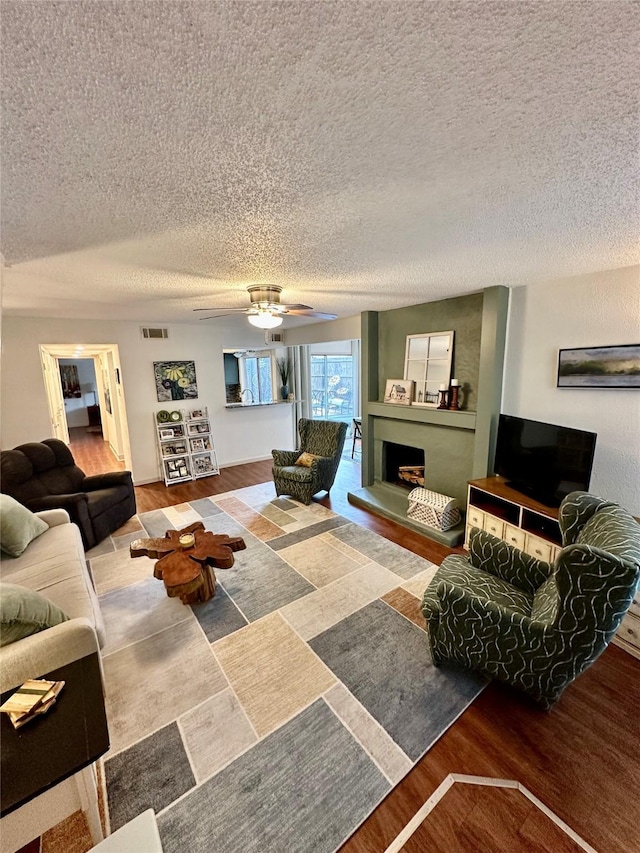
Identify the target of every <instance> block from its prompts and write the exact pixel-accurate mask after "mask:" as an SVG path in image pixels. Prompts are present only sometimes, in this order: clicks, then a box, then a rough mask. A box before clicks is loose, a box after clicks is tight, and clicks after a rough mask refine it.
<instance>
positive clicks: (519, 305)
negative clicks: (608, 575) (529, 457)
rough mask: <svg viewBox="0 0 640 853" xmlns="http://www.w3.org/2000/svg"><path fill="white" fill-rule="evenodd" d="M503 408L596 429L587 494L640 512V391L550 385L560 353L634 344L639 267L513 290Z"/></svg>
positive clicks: (638, 329) (639, 315) (639, 338)
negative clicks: (578, 349) (585, 348)
mask: <svg viewBox="0 0 640 853" xmlns="http://www.w3.org/2000/svg"><path fill="white" fill-rule="evenodd" d="M510 312H511V313H510V319H509V331H508V338H507V351H506V358H505V377H504V389H503V403H502V411H503V412H504V413H505V414H510V415H517V416H520V417H525V418H531V419H533V420H540V421H547V422H549V423H555V424H561V425H562V426H569V427H575V428H577V429H585V430H590V431H592V432H596V433H597V434H598V438H597V442H596V454H595V460H594V467H593V474H592V477H591V485H590V489H589V490H590V491H591V492H593V493H594V494H597V495H601V496H602V497H604V498H607V499H609V500H614V501H617V502H619V503H621V504H622V505H623V506H625V507H626V508H627V509H628V510H629V511H630V512H632V513H633V515H636V516H640V390H634V389H617V388H612V389H602V390H601V389H582V388H556V374H557V368H558V350H559V349H567V348H571V347H584V346H606V345H613V344H637V343H640V267H638V266H633V267H625V268H622V269H617V270H605V271H603V272H598V273H593V274H590V275H583V276H577V277H575V278H567V279H559V280H555V281H547V282H543V283H539V284H535V285H529V286H527V287H520V288H515V289H514V290H513V291H512V293H511V309H510Z"/></svg>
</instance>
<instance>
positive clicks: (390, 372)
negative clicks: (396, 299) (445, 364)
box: [369, 293, 484, 411]
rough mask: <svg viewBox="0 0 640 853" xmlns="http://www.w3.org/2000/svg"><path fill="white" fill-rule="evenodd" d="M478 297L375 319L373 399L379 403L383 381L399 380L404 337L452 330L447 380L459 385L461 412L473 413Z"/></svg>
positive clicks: (398, 311) (479, 324)
mask: <svg viewBox="0 0 640 853" xmlns="http://www.w3.org/2000/svg"><path fill="white" fill-rule="evenodd" d="M483 299H484V297H483V294H482V293H472V294H470V295H468V296H459V297H456V298H454V299H442V300H441V301H439V302H427V303H425V304H424V305H411V306H410V307H408V308H395V309H394V310H392V311H383V312H381V313H380V314H379V315H378V326H379V333H378V348H379V352H378V364H379V374H378V385H377V388H376V389H375V397H372V398H369V399H371V400H382V399H383V397H384V387H385V382H386V380H387V379H402V377H403V376H404V355H405V348H406V340H407V335H424V334H426V333H427V332H448V331H450V330H451V329H453V332H454V336H453V361H452V363H451V376H452V378H453V377H455V378H456V379H458V380H459V381H460V384H461V386H462V388H463V396H464V398H465V400H464V402H465V409H470V410H471V411H475V410H476V408H477V399H478V374H479V370H480V340H481V337H482V304H483Z"/></svg>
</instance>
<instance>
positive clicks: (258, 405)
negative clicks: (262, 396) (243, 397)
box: [225, 400, 300, 409]
mask: <svg viewBox="0 0 640 853" xmlns="http://www.w3.org/2000/svg"><path fill="white" fill-rule="evenodd" d="M299 402H300V400H274V401H273V402H272V403H226V404H225V409H262V408H264V406H281V405H282V404H283V403H284V404H286V403H299Z"/></svg>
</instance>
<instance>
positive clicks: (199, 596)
mask: <svg viewBox="0 0 640 853" xmlns="http://www.w3.org/2000/svg"><path fill="white" fill-rule="evenodd" d="M246 547H247V546H246V545H245V542H244V539H242V538H241V537H240V536H227V535H226V534H223V533H210V532H209V531H208V530H205V529H204V524H203V523H202V522H201V521H196V522H195V524H190V525H189V526H188V527H185V528H183V529H182V530H167V532H166V533H165V535H164V536H163V537H162V538H158V539H136V540H135V541H134V542H132V543H131V545H130V546H129V551H130V554H131V556H132V557H151V558H153V559H156V560H157V561H158V562H157V563H156V564H155V567H154V569H153V576H154V577H156V578H158V580H162V581H164V586H165V589H166V590H167V595H168V596H169V598H179V599H180V600H181V601H182V603H183V604H195V603H196V602H198V601H208V600H209V599H210V598H213V596H214V595H215V594H216V576H215V575H214V573H213V568H214V567H215V568H218V569H230V568H231V566H232V565H233V562H234V558H233V552H234V551H242V550H243V549H244V548H246Z"/></svg>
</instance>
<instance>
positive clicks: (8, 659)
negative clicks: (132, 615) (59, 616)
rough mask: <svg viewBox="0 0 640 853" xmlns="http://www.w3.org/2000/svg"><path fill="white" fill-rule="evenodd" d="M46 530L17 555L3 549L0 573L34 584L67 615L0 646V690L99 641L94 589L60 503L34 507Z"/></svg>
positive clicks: (63, 662) (79, 543)
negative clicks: (56, 506) (40, 508)
mask: <svg viewBox="0 0 640 853" xmlns="http://www.w3.org/2000/svg"><path fill="white" fill-rule="evenodd" d="M36 515H37V516H38V517H39V518H41V519H43V521H45V522H46V523H47V524H48V525H49V530H45V532H44V533H42V534H41V535H40V536H38V537H37V538H36V539H34V540H33V541H32V542H31V543H30V544H29V546H28V547H27V549H26V550H25V551H24V553H23V554H21V556H19V557H9V556H6V555H5V554H4V553H3V554H2V559H1V560H0V579H1V580H2V581H3V582H4V583H11V584H18V585H19V586H24V587H27V588H28V589H31V590H35V591H36V592H39V593H40V594H41V595H43V596H45V597H46V598H48V599H49V600H50V601H52V602H53V603H54V604H56V605H57V606H58V607H59V608H60V609H61V610H63V611H64V612H65V613H66V614H67V616H68V617H69V621H68V622H63V623H61V624H59V625H55V626H53V627H52V628H47V629H46V630H43V631H40V632H39V633H37V634H33V635H32V636H30V637H24V638H23V639H21V640H18V641H17V642H15V643H11V644H10V645H6V646H3V647H1V648H0V692H2V693H4V692H5V691H6V690H10V689H12V688H14V687H17V686H18V685H19V684H22V683H23V682H24V681H25V680H26V679H28V678H37V677H38V676H41V675H44V674H45V673H47V672H50V671H52V670H54V669H57V668H59V667H61V666H65V665H66V664H68V663H71V662H72V661H75V660H78V659H80V658H83V657H85V656H86V655H89V654H92V653H94V652H97V651H98V650H99V649H100V647H101V646H102V645H103V643H104V623H103V621H102V615H101V613H100V606H99V604H98V599H97V596H96V594H95V592H94V589H93V585H92V583H91V578H90V576H89V570H88V568H87V562H86V559H85V554H84V549H83V546H82V539H81V537H80V531H79V530H78V528H77V527H76V525H75V524H71V523H70V521H69V515H68V513H67V512H66V511H65V510H63V509H51V510H46V511H44V512H38V513H36Z"/></svg>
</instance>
